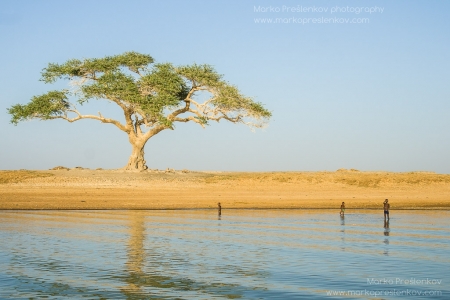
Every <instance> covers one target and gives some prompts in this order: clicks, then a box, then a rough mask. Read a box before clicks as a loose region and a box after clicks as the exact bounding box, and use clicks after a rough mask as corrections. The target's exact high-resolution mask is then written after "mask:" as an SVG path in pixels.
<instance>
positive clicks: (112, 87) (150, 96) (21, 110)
mask: <svg viewBox="0 0 450 300" xmlns="http://www.w3.org/2000/svg"><path fill="white" fill-rule="evenodd" d="M152 63H153V58H152V57H151V56H150V55H145V54H140V53H136V52H125V53H123V54H120V55H115V56H107V57H104V58H94V59H83V60H79V59H71V60H68V61H67V62H65V63H63V64H53V63H50V64H49V65H48V67H47V68H45V69H44V70H43V71H42V79H41V80H42V81H44V82H45V83H53V82H55V81H56V80H58V79H68V80H72V81H73V83H74V84H75V86H78V87H77V88H76V89H75V90H72V91H67V90H62V91H51V92H48V93H47V94H44V95H41V96H35V97H33V98H32V99H31V101H30V102H29V103H28V104H26V105H20V104H16V105H14V106H12V107H10V108H9V109H8V113H9V114H11V116H12V118H11V122H12V123H13V124H17V123H18V122H20V121H23V120H27V119H32V118H38V119H43V120H47V119H53V118H57V117H61V118H65V119H66V120H69V118H68V116H67V114H68V113H71V112H75V113H77V112H76V111H75V106H74V105H72V104H70V103H69V102H68V98H69V97H73V98H74V99H76V101H77V102H78V103H80V104H83V103H85V102H87V101H89V100H91V99H107V100H109V101H112V102H115V103H116V104H118V105H120V106H121V108H122V109H123V110H124V114H125V117H126V118H128V119H127V120H128V123H130V122H131V121H130V120H131V117H132V116H133V115H134V117H135V118H136V121H135V124H137V125H135V126H140V125H139V124H143V123H145V124H148V123H152V124H153V125H152V126H155V124H159V125H161V126H164V127H165V128H173V122H174V120H175V121H176V118H175V117H176V115H170V112H174V111H175V110H176V109H178V110H179V109H180V108H182V107H183V106H186V109H185V110H184V111H182V112H181V111H180V113H186V112H188V110H189V109H188V105H187V103H189V102H190V101H191V100H192V97H193V96H194V95H195V94H196V93H197V92H200V91H208V92H210V93H211V94H212V95H213V97H212V99H211V100H210V101H209V102H208V107H203V108H202V109H198V110H196V111H195V112H192V111H191V112H190V113H193V114H194V117H195V119H194V120H196V122H197V123H199V124H201V125H202V126H203V125H207V124H208V121H209V120H214V119H216V120H217V119H218V117H220V114H222V116H225V119H227V120H230V121H233V122H243V119H244V118H248V117H251V118H255V119H268V118H270V117H271V113H270V112H269V111H268V110H266V109H265V108H264V107H263V105H262V104H261V103H258V102H255V101H253V100H252V99H251V98H249V97H245V96H243V95H242V94H241V93H240V92H239V90H238V89H237V87H235V86H232V85H230V84H228V83H227V82H225V81H224V80H223V79H222V75H220V74H218V73H217V72H216V71H215V70H214V68H213V67H212V66H210V65H197V64H194V65H189V66H181V67H174V66H173V65H172V64H170V63H163V64H154V65H152V66H151V67H150V65H151V64H152ZM207 109H209V111H207ZM218 114H219V115H218ZM80 118H82V117H81V116H80V117H79V119H80ZM138 118H139V119H140V120H139V122H138V121H137V119H138ZM101 120H104V119H101Z"/></svg>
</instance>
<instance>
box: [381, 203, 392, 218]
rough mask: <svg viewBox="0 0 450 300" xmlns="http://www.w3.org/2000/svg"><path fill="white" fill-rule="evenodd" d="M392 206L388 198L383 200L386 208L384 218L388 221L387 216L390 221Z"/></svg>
mask: <svg viewBox="0 0 450 300" xmlns="http://www.w3.org/2000/svg"><path fill="white" fill-rule="evenodd" d="M390 207H391V206H390V205H389V203H388V199H386V200H384V202H383V208H384V220H385V221H386V217H387V220H388V222H389V208H390Z"/></svg>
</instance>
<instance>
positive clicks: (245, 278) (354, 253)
mask: <svg viewBox="0 0 450 300" xmlns="http://www.w3.org/2000/svg"><path fill="white" fill-rule="evenodd" d="M449 237H450V211H391V220H390V222H389V223H388V224H386V223H385V222H384V219H383V215H382V211H381V212H380V211H373V210H372V211H371V210H358V211H352V210H347V214H346V215H345V217H344V218H341V217H340V216H339V212H338V211H337V210H333V211H332V210H226V209H224V210H223V211H222V217H221V219H220V220H219V219H218V217H217V215H216V211H213V210H184V211H0V298H1V299H41V298H46V299H66V298H72V299H80V298H83V299H236V298H241V299H347V298H353V299H450V239H449Z"/></svg>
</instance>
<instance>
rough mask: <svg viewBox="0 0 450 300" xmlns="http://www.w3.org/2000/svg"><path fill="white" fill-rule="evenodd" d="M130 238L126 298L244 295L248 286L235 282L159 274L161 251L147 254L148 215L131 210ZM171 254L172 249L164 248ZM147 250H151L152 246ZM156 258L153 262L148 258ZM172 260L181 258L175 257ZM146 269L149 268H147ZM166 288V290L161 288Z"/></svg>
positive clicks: (229, 296) (239, 296) (123, 291)
mask: <svg viewBox="0 0 450 300" xmlns="http://www.w3.org/2000/svg"><path fill="white" fill-rule="evenodd" d="M130 219H131V220H130V221H131V222H130V228H129V229H130V231H129V232H130V239H129V243H128V247H127V259H128V261H127V263H126V275H125V276H124V277H123V278H122V281H124V282H125V283H126V286H124V287H123V288H121V291H122V293H123V294H124V295H125V296H126V299H156V298H158V299H159V298H161V297H165V296H168V295H171V296H174V297H183V291H185V292H188V291H189V292H190V293H192V292H194V294H195V292H200V293H201V294H202V295H203V296H204V295H205V294H208V295H222V296H225V297H227V298H241V297H242V292H243V291H244V290H245V289H246V288H245V287H242V286H239V285H234V284H223V283H205V282H197V281H194V280H191V279H188V278H179V277H171V276H166V275H160V274H158V273H157V272H158V271H155V270H158V269H161V268H160V267H161V266H162V265H163V264H164V263H162V262H158V256H160V254H158V253H155V255H148V253H146V249H145V247H144V244H145V238H146V232H145V231H146V229H145V215H144V214H143V213H141V212H130ZM165 250H166V251H168V252H169V253H170V249H165ZM147 251H149V252H151V251H152V249H151V248H150V249H148V250H147ZM149 257H153V258H156V259H153V260H152V261H149V260H148V258H149ZM173 260H182V259H181V258H173ZM165 267H170V266H167V265H166V266H165ZM146 269H147V270H148V271H146ZM119 279H120V278H119ZM161 289H164V290H161Z"/></svg>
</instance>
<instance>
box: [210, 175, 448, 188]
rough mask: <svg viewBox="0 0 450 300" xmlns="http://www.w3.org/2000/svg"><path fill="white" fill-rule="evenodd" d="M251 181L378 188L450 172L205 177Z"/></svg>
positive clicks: (430, 180) (426, 181)
mask: <svg viewBox="0 0 450 300" xmlns="http://www.w3.org/2000/svg"><path fill="white" fill-rule="evenodd" d="M236 181H247V182H255V183H266V184H271V183H274V184H277V183H286V184H296V183H308V184H321V183H340V184H345V185H349V186H355V187H364V188H377V187H380V186H392V185H430V184H449V183H450V175H447V174H436V173H431V172H408V173H391V172H359V171H347V172H345V171H338V172H271V173H233V174H217V175H214V176H211V177H207V178H205V182H206V183H225V182H236Z"/></svg>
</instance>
